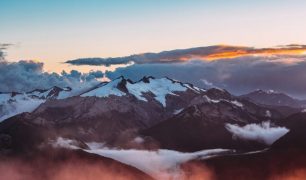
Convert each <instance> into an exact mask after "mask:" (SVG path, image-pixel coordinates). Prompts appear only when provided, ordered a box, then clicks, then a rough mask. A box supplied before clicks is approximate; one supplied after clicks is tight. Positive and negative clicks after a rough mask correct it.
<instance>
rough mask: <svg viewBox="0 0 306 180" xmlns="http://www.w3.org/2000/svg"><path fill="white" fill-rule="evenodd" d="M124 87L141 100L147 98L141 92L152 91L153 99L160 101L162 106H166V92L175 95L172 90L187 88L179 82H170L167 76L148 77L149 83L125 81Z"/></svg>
mask: <svg viewBox="0 0 306 180" xmlns="http://www.w3.org/2000/svg"><path fill="white" fill-rule="evenodd" d="M126 87H127V89H128V91H129V93H131V94H133V95H134V96H135V97H136V98H137V99H139V100H141V101H147V99H146V98H145V97H143V93H147V92H151V93H153V94H154V95H155V97H154V99H155V100H157V101H158V102H160V103H161V104H162V105H163V106H164V107H166V96H167V95H168V94H170V95H176V94H175V93H174V92H179V91H186V90H187V88H186V87H184V86H182V85H181V84H180V83H178V82H172V81H171V80H169V79H167V78H160V79H150V83H145V82H142V81H140V82H137V83H130V82H127V84H126Z"/></svg>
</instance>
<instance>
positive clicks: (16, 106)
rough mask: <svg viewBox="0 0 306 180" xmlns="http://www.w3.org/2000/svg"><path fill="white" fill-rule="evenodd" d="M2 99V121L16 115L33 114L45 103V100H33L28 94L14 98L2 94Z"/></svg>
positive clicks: (0, 95)
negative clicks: (32, 112)
mask: <svg viewBox="0 0 306 180" xmlns="http://www.w3.org/2000/svg"><path fill="white" fill-rule="evenodd" d="M0 99H1V104H0V121H2V120H4V119H7V118H9V117H12V116H14V115H16V114H20V113H23V112H31V111H33V110H34V109H36V108H37V107H38V106H39V105H40V104H42V103H44V102H45V100H44V99H37V98H31V97H29V96H28V95H26V94H18V95H16V96H14V97H10V96H9V95H8V94H0Z"/></svg>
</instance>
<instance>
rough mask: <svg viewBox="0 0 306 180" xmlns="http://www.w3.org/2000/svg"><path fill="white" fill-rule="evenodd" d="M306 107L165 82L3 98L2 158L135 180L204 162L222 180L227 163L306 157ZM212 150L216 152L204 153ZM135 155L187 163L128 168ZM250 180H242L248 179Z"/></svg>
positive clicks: (271, 95) (267, 96)
mask: <svg viewBox="0 0 306 180" xmlns="http://www.w3.org/2000/svg"><path fill="white" fill-rule="evenodd" d="M304 107H305V103H304V101H301V100H297V99H294V98H291V97H290V96H288V95H286V94H283V93H277V92H274V91H263V90H256V91H254V92H251V93H249V94H246V95H242V96H234V95H232V94H230V93H229V92H228V91H226V90H224V89H218V88H212V89H201V88H199V87H196V86H193V85H192V84H189V83H183V82H180V81H177V80H173V79H170V78H167V77H165V78H158V79H157V78H154V77H143V78H142V79H140V80H139V81H135V82H133V81H131V80H129V79H125V78H124V77H122V76H121V77H119V78H117V79H114V80H112V81H110V82H102V83H100V84H98V85H95V86H93V87H89V88H88V87H87V88H77V89H73V88H70V87H65V88H60V87H53V88H51V89H48V90H33V91H31V92H25V93H17V92H10V93H0V119H1V120H2V122H1V123H0V154H1V158H4V159H7V158H8V157H16V156H18V157H22V159H23V160H24V159H26V158H29V157H31V158H33V159H37V158H43V159H44V160H46V161H50V162H52V163H54V164H56V163H55V162H54V159H57V158H58V156H63V157H65V159H67V161H68V160H69V162H70V160H71V159H74V158H76V157H77V159H78V160H79V159H81V160H80V161H86V162H87V161H89V160H92V161H94V162H95V163H98V162H102V164H104V165H103V166H105V164H109V162H112V164H114V163H115V164H116V165H115V166H116V167H117V166H118V167H119V166H120V168H121V169H124V171H128V172H129V174H133V175H134V176H133V178H135V179H137V178H139V179H143V178H144V179H149V178H155V179H159V178H161V177H167V178H173V177H176V176H178V174H180V175H182V174H181V173H178V174H177V173H176V174H174V175H173V173H172V174H171V176H168V175H167V176H162V175H161V174H164V173H168V174H169V173H170V172H169V171H170V170H169V169H171V168H173V167H177V166H178V165H179V166H180V167H181V168H179V169H180V170H182V171H183V172H184V173H183V174H184V175H186V173H187V174H188V168H187V170H186V164H189V163H200V164H207V165H208V167H210V168H212V169H215V170H216V171H218V169H220V172H221V174H219V176H216V178H217V179H218V178H219V179H224V177H225V175H226V174H227V173H228V172H227V171H225V170H224V169H222V168H224V166H225V165H224V164H226V162H227V161H228V159H235V160H233V162H237V163H236V164H235V166H234V165H233V167H231V169H235V167H240V164H239V159H243V158H245V156H247V157H249V156H251V158H253V156H260V157H261V158H266V156H269V155H271V154H272V155H273V157H276V156H277V157H282V156H284V157H287V156H288V157H289V156H291V155H292V154H288V153H289V151H291V150H292V149H294V150H296V151H298V152H299V153H297V156H302V153H301V152H303V150H304V148H305V147H306V146H305V143H304V141H303V139H306V133H305V132H304V130H303V129H304V128H306V127H305V123H304V121H303V119H305V118H306V113H305V110H304ZM118 149H121V151H120V150H118ZM208 149H215V150H214V151H212V152H209V153H207V152H206V151H205V152H203V150H208ZM116 150H117V151H116ZM131 151H132V152H133V153H136V154H137V153H144V152H145V153H148V152H150V153H151V152H158V153H157V155H158V157H159V156H161V155H162V153H174V154H176V155H177V157H184V158H183V159H186V160H181V161H177V163H178V162H180V163H179V164H175V163H174V165H172V166H170V165H169V167H168V166H167V168H165V169H166V170H167V171H163V172H160V173H157V174H156V173H155V171H152V169H150V168H151V167H148V168H147V169H145V168H143V163H145V164H146V165H147V164H148V163H149V162H147V161H145V162H138V161H137V160H135V162H134V161H132V160H128V161H127V159H126V157H125V156H121V154H120V153H131ZM276 151H277V153H275V152H276ZM59 152H61V153H59ZM62 152H64V153H62ZM69 152H71V153H72V154H69ZM254 152H255V153H254ZM50 153H51V154H52V156H50V158H49V157H48V155H46V154H50ZM258 153H260V155H258ZM154 155H156V154H154ZM157 155H156V156H157ZM2 156H3V157H2ZM292 156H293V155H292ZM51 157H52V158H51ZM72 157H73V158H72ZM122 157H125V158H122ZM161 157H162V156H161ZM171 157H172V156H171ZM187 157H188V158H187ZM203 157H205V158H203ZM214 157H216V158H214ZM108 158H110V159H108ZM136 159H137V158H136ZM205 159H208V160H205ZM236 159H237V160H236ZM274 160H275V159H274V158H271V159H269V160H267V163H272V162H274ZM270 161H271V162H270ZM137 162H138V163H137ZM158 162H159V161H158ZM175 162H176V161H175ZM159 163H161V162H159ZM252 163H253V164H252ZM258 163H259V161H256V162H253V161H250V162H249V164H250V165H254V164H256V165H257V164H258ZM149 164H150V163H149ZM246 164H248V163H246ZM152 166H153V165H152ZM170 167H171V168H170ZM176 170H177V169H176ZM172 171H174V170H173V169H172V170H171V172H172ZM175 172H176V171H175ZM244 173H245V174H240V175H239V177H241V178H242V179H243V178H245V177H247V175H248V173H250V172H244ZM253 173H258V174H260V173H259V172H253ZM223 175H224V176H223ZM268 175H269V174H267V175H266V176H268ZM266 176H265V175H262V174H260V176H258V177H263V178H267V177H266ZM180 177H183V179H184V178H185V179H186V177H188V176H180ZM235 177H236V178H234V179H239V178H238V175H237V176H235ZM254 177H255V176H254ZM133 178H131V179H133ZM187 179H188V178H187Z"/></svg>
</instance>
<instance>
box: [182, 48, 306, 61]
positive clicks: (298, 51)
mask: <svg viewBox="0 0 306 180" xmlns="http://www.w3.org/2000/svg"><path fill="white" fill-rule="evenodd" d="M223 47H233V46H223ZM305 54H306V47H304V46H301V47H294V48H292V47H286V48H263V49H250V48H246V47H245V48H244V47H234V48H233V49H229V50H220V52H212V53H210V54H207V55H188V56H184V57H181V58H180V60H181V61H188V60H191V59H201V60H207V61H214V60H219V59H231V58H237V57H242V56H255V55H263V56H267V55H305Z"/></svg>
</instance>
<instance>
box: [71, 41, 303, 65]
mask: <svg viewBox="0 0 306 180" xmlns="http://www.w3.org/2000/svg"><path fill="white" fill-rule="evenodd" d="M305 51H306V45H288V46H279V47H275V48H261V49H257V48H253V47H242V46H226V45H218V46H208V47H197V48H190V49H178V50H172V51H163V52H160V53H143V54H136V55H130V56H125V57H113V58H81V59H75V60H69V61H66V63H68V64H73V65H94V66H99V65H104V66H110V65H117V64H128V63H135V64H151V63H178V62H185V61H190V60H205V61H206V60H208V61H211V60H218V59H228V58H237V57H242V56H254V55H296V54H302V53H304V52H305Z"/></svg>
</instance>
